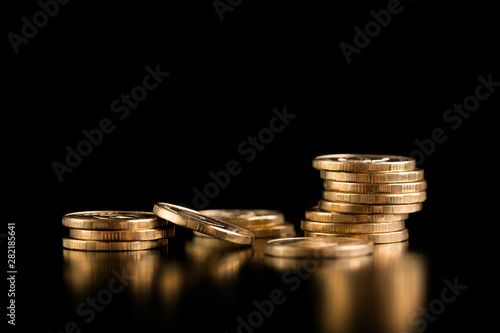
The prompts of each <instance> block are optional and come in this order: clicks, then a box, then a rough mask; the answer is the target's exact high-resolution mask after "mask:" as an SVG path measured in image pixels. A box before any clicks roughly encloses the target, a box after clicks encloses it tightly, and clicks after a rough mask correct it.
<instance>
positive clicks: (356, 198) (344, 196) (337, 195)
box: [323, 191, 427, 205]
mask: <svg viewBox="0 0 500 333" xmlns="http://www.w3.org/2000/svg"><path fill="white" fill-rule="evenodd" d="M426 197H427V192H425V191H422V192H416V193H396V194H394V193H389V194H388V193H345V192H334V191H323V199H325V200H328V201H336V202H348V203H360V204H380V205H399V204H410V203H417V202H424V201H425V199H426Z"/></svg>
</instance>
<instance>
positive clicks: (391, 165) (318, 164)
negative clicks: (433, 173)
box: [313, 154, 416, 172]
mask: <svg viewBox="0 0 500 333" xmlns="http://www.w3.org/2000/svg"><path fill="white" fill-rule="evenodd" d="M363 156H366V157H368V156H369V157H379V158H392V159H396V160H397V161H385V162H376V163H361V162H348V161H336V160H331V159H332V158H333V159H335V158H355V157H358V158H362V157H363ZM415 167H416V161H415V159H413V158H410V157H407V156H398V155H380V154H329V155H321V156H317V157H315V158H314V159H313V168H315V169H318V170H331V171H346V172H400V171H413V170H414V169H415Z"/></svg>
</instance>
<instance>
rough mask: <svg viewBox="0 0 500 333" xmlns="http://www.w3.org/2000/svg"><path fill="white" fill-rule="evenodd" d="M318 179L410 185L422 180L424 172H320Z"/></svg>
mask: <svg viewBox="0 0 500 333" xmlns="http://www.w3.org/2000/svg"><path fill="white" fill-rule="evenodd" d="M320 177H321V178H322V179H324V180H330V181H338V182H352V183H370V184H385V183H410V182H416V181H420V180H423V179H424V170H423V169H420V168H415V169H414V170H411V171H400V172H345V171H331V170H320Z"/></svg>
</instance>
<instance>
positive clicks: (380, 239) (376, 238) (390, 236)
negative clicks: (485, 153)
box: [304, 229, 409, 244]
mask: <svg viewBox="0 0 500 333" xmlns="http://www.w3.org/2000/svg"><path fill="white" fill-rule="evenodd" d="M304 235H305V236H306V237H319V238H325V237H330V238H337V237H352V238H359V239H365V240H369V241H372V242H373V243H375V244H380V243H394V242H401V241H404V240H407V239H408V238H409V233H408V229H403V230H399V231H393V232H382V233H378V234H339V233H337V234H334V233H324V232H312V231H304Z"/></svg>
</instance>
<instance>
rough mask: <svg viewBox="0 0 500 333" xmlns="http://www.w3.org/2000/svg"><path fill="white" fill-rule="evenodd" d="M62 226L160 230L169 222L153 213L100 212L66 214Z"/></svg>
mask: <svg viewBox="0 0 500 333" xmlns="http://www.w3.org/2000/svg"><path fill="white" fill-rule="evenodd" d="M62 224H63V225H64V226H66V227H69V228H77V229H93V230H95V229H101V230H102V229H108V230H120V229H142V228H160V227H164V226H166V225H167V221H165V220H163V219H161V218H159V217H158V216H156V215H155V214H153V213H151V212H136V211H122V210H100V211H86V212H76V213H69V214H66V215H64V216H63V218H62Z"/></svg>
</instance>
